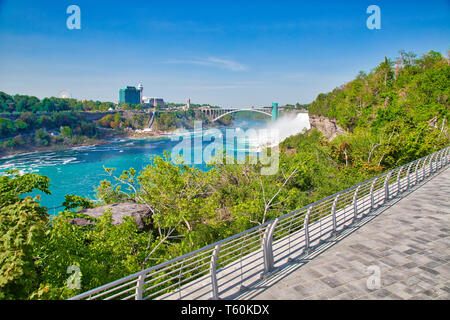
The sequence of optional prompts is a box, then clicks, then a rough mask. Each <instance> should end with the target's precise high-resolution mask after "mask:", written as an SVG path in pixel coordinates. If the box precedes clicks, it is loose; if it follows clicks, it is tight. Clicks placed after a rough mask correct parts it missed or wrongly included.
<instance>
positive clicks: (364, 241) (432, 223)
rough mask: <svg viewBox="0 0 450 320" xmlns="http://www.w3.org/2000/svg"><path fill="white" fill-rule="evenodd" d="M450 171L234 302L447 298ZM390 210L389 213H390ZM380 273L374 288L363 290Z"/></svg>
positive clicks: (449, 295)
mask: <svg viewBox="0 0 450 320" xmlns="http://www.w3.org/2000/svg"><path fill="white" fill-rule="evenodd" d="M449 195H450V169H448V168H447V169H445V170H444V171H443V172H441V173H440V174H438V175H437V176H434V177H433V178H432V179H431V180H430V181H428V182H426V183H425V184H424V185H423V186H420V187H419V188H418V189H416V190H414V191H412V192H411V193H409V194H406V195H405V196H403V197H402V198H400V199H399V200H398V201H397V202H396V203H395V204H394V205H393V204H392V203H391V204H389V207H386V208H384V210H381V211H379V212H377V213H376V214H375V216H373V217H371V218H370V219H369V220H366V221H361V224H360V225H359V226H355V228H354V229H353V230H349V233H351V235H349V234H344V235H342V236H340V237H339V238H338V239H336V240H337V241H335V242H330V243H327V244H325V245H324V246H323V247H322V248H321V249H320V250H316V251H314V252H313V253H312V254H311V256H307V257H305V259H304V260H301V261H297V262H291V263H288V264H286V265H285V266H283V268H280V269H279V270H278V271H276V272H275V273H274V274H273V275H272V276H271V277H269V278H267V279H265V280H261V281H260V282H259V283H257V284H255V283H254V284H253V285H252V287H251V289H249V290H247V291H244V292H241V293H238V294H235V295H234V296H233V297H227V298H235V299H271V300H272V299H380V298H382V299H450V249H449V248H450V197H449ZM392 205H393V206H392ZM369 266H377V267H378V268H379V270H380V280H381V281H380V288H379V289H368V286H367V280H368V278H369V277H370V276H373V272H369V268H368V267H369Z"/></svg>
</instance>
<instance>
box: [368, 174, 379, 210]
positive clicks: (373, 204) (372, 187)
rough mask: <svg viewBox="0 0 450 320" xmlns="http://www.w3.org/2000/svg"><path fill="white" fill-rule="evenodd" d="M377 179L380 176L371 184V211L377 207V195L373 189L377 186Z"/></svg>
mask: <svg viewBox="0 0 450 320" xmlns="http://www.w3.org/2000/svg"><path fill="white" fill-rule="evenodd" d="M377 180H378V178H375V179H374V180H373V182H372V185H371V186H370V210H369V211H372V209H373V208H374V207H375V199H374V198H375V197H374V194H373V190H374V188H375V184H376V183H377Z"/></svg>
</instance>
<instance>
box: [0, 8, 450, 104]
mask: <svg viewBox="0 0 450 320" xmlns="http://www.w3.org/2000/svg"><path fill="white" fill-rule="evenodd" d="M71 4H76V5H78V6H79V7H80V9H81V29H80V30H69V29H67V27H66V19H67V18H68V16H69V15H68V14H67V13H66V9H67V7H68V6H69V5H71ZM372 4H376V5H378V6H379V7H380V9H381V29H380V30H369V29H368V28H367V27H366V20H367V18H368V17H369V15H370V14H367V13H366V9H367V7H368V6H369V5H372ZM0 44H1V47H0V48H1V50H0V91H4V92H7V93H9V94H15V93H20V94H29V95H35V96H37V97H39V98H43V97H46V96H57V95H58V94H59V92H61V91H62V90H68V91H69V92H71V94H72V96H73V97H74V98H78V99H83V98H87V99H94V100H96V99H98V100H101V101H117V100H118V89H119V88H121V87H124V86H126V85H136V86H137V84H138V83H139V82H142V83H143V85H144V95H145V96H149V97H153V96H157V97H163V98H164V99H165V100H166V101H170V102H185V101H186V99H187V98H190V99H191V102H192V103H210V104H217V105H221V106H248V105H255V106H260V105H269V104H270V103H271V102H279V103H280V104H285V103H296V102H300V103H309V102H311V101H312V100H314V98H315V97H316V96H317V94H319V93H320V92H328V91H330V90H332V89H333V88H335V87H337V86H340V85H341V84H343V83H345V82H347V81H350V80H352V79H353V78H354V76H356V75H357V73H358V72H359V71H360V70H363V71H369V70H370V69H371V68H373V67H375V66H376V65H377V64H378V63H379V62H381V61H382V60H383V59H384V56H387V57H390V58H395V57H397V56H398V51H399V50H402V49H405V50H407V51H413V52H415V53H417V54H419V55H421V54H423V53H425V52H428V51H429V50H437V51H440V52H441V53H443V54H447V50H449V49H450V1H448V0H442V1H439V0H429V1H403V0H398V1H375V0H370V1H364V0H360V1H321V2H320V3H319V2H316V1H299V0H297V1H254V0H247V1H242V0H241V1H232V0H228V1H212V0H209V1H195V0H192V1H161V0H158V1H120V2H119V1H117V2H116V1H92V0H91V1H84V0H83V1H81V0H71V1H21V0H13V1H9V0H0Z"/></svg>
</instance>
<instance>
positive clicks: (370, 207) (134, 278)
mask: <svg viewBox="0 0 450 320" xmlns="http://www.w3.org/2000/svg"><path fill="white" fill-rule="evenodd" d="M449 152H450V146H448V147H445V148H443V149H441V150H438V151H436V152H434V153H433V154H430V155H427V156H425V157H422V158H420V159H416V160H414V161H411V162H409V163H407V164H404V165H402V166H400V167H397V168H395V169H392V170H389V171H387V172H384V173H382V174H380V175H378V176H376V177H373V178H371V179H368V180H366V181H364V182H361V183H359V184H357V185H354V186H352V187H349V188H347V189H345V190H343V191H340V192H337V193H335V194H333V195H330V196H328V197H326V198H323V199H321V200H318V201H316V202H314V203H311V204H308V205H307V206H304V207H302V208H300V209H297V210H294V211H291V212H289V213H287V214H285V215H283V216H281V217H278V218H276V219H274V220H271V221H267V222H265V223H263V224H261V225H258V226H255V227H253V228H251V229H248V230H245V231H243V232H240V233H238V234H235V235H233V236H230V237H228V238H226V239H223V240H220V241H217V242H215V243H212V244H210V245H207V246H205V247H202V248H200V249H197V250H195V251H192V252H189V253H187V254H184V255H182V256H179V257H177V258H174V259H171V260H169V261H166V262H163V263H160V264H158V265H155V266H153V267H150V268H147V269H145V270H141V271H138V272H136V273H133V274H131V275H129V276H126V277H124V278H121V279H118V280H115V281H113V282H110V283H107V284H105V285H103V286H100V287H98V288H94V289H92V290H89V291H86V292H84V293H81V294H79V295H77V296H74V297H72V298H70V299H69V300H79V299H89V300H90V299H95V298H104V299H108V298H110V299H111V298H120V299H132V298H133V299H136V300H141V299H148V298H160V299H165V298H166V299H173V298H174V297H175V295H177V296H178V298H180V299H181V297H182V293H184V294H185V296H187V297H189V298H190V299H198V298H202V299H203V298H208V297H209V298H211V299H220V294H221V293H223V292H226V291H230V290H232V289H233V287H234V286H235V287H239V284H240V286H241V287H244V285H243V283H244V282H245V281H246V280H245V279H244V277H246V278H251V277H252V276H254V274H256V273H258V272H259V273H260V274H262V275H264V274H267V273H268V272H270V271H271V270H272V269H273V268H274V266H275V264H276V263H281V261H282V260H284V259H285V258H287V259H288V260H289V261H291V260H292V256H293V255H294V254H295V253H296V252H301V255H304V254H307V253H308V252H309V251H311V250H314V247H315V246H316V245H318V244H320V243H321V242H322V241H324V240H325V239H326V238H333V237H335V236H336V234H338V233H339V232H342V231H343V230H346V229H347V227H348V226H350V225H351V224H352V223H354V222H355V219H357V218H358V216H360V218H363V216H365V215H367V214H369V213H371V212H372V211H374V210H375V209H377V208H378V207H380V206H381V205H384V204H385V203H386V202H388V201H390V200H392V198H395V197H398V196H399V195H400V194H401V193H403V192H405V191H407V190H408V189H410V187H411V186H412V185H418V184H419V183H420V182H422V181H424V180H425V178H426V177H429V176H431V175H432V174H433V173H436V172H438V171H440V170H441V169H442V168H445V167H446V166H447V164H448V163H449V162H450V159H449V157H448V154H449ZM422 160H423V161H422ZM414 165H415V166H414ZM413 167H414V169H413ZM405 170H407V171H406V174H405V175H404V176H403V177H402V173H405ZM412 170H414V171H413V172H411V171H412ZM410 174H414V175H415V179H410ZM391 177H394V178H395V179H394V180H392V179H391ZM380 181H381V182H382V185H380V186H378V187H376V186H377V182H378V183H379V182H380ZM405 187H406V188H405ZM331 200H332V201H331ZM360 218H358V220H359V219H360ZM287 223H289V229H288V230H286V229H287V228H286V227H285V225H286V224H287ZM339 228H340V230H339ZM255 232H256V233H255ZM251 233H254V235H252V236H251V237H248V235H249V234H251ZM278 236H279V237H278ZM255 239H256V240H255ZM236 243H239V244H240V246H241V249H240V250H236V249H234V248H235V247H236ZM285 247H288V249H286V248H285ZM244 248H245V249H244ZM232 249H233V250H232ZM230 250H232V251H230ZM225 257H226V259H225ZM206 258H208V259H209V260H208V262H207V263H204V262H203V261H204V260H205V259H206ZM186 260H187V261H189V263H188V264H186V263H185V262H187V261H186ZM238 266H240V267H238ZM244 267H245V270H244ZM219 272H220V273H221V274H222V276H221V277H218V276H217V274H218V273H219ZM221 280H222V282H221ZM225 280H226V281H225ZM132 289H134V290H132ZM120 290H122V291H120ZM131 291H133V292H134V294H131V295H130V294H129V293H130V292H131ZM145 294H147V295H145Z"/></svg>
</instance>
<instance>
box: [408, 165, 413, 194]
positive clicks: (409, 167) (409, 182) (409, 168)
mask: <svg viewBox="0 0 450 320" xmlns="http://www.w3.org/2000/svg"><path fill="white" fill-rule="evenodd" d="M413 164H414V162H411V164H410V165H409V166H408V171H407V172H406V179H407V181H408V184H407V185H406V190H408V189H409V185H410V184H411V179H410V177H409V173H410V172H411V167H412V165H413Z"/></svg>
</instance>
